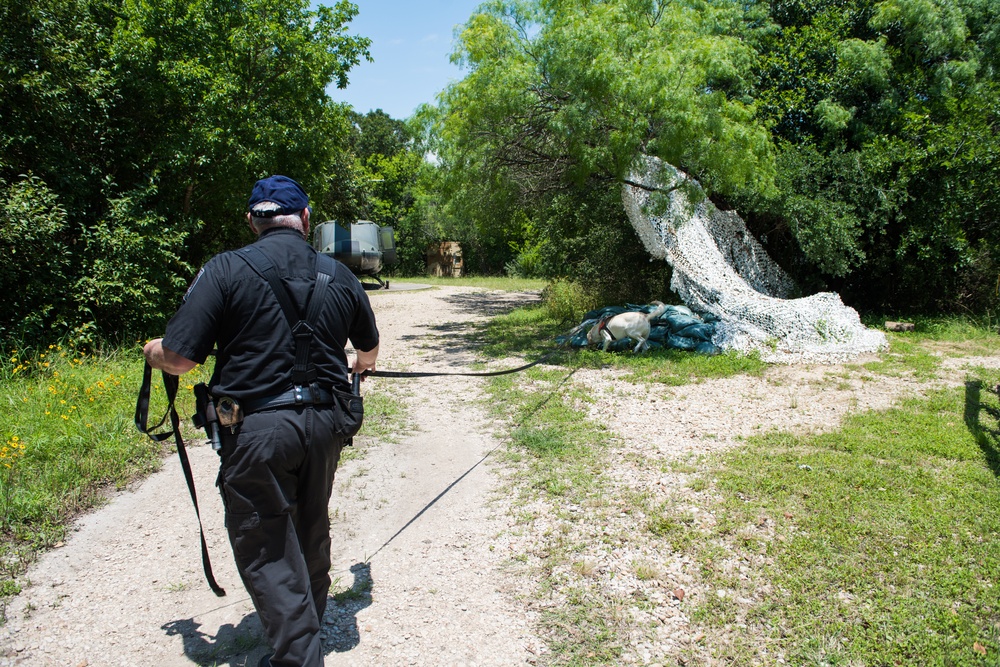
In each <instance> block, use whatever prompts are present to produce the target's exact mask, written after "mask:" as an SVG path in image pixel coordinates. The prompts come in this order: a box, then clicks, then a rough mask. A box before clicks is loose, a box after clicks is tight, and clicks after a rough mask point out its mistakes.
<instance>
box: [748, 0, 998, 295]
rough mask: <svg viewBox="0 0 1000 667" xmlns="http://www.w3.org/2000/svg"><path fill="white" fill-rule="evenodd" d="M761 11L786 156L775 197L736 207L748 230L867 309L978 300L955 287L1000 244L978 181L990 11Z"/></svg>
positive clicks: (988, 101)
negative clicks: (744, 214) (765, 20)
mask: <svg viewBox="0 0 1000 667" xmlns="http://www.w3.org/2000/svg"><path fill="white" fill-rule="evenodd" d="M761 6H762V7H763V8H765V9H766V10H767V11H768V16H769V19H770V22H769V23H767V24H765V28H764V29H761V28H760V27H759V26H757V25H754V26H749V27H747V28H746V29H745V34H746V35H747V38H748V41H749V42H750V43H752V44H754V46H755V48H756V50H757V52H758V54H759V55H758V59H757V61H756V65H755V72H756V77H755V78H756V82H755V86H754V90H753V94H754V96H755V97H756V98H757V99H758V100H759V101H760V104H759V109H760V114H761V119H762V120H763V121H764V122H765V123H767V124H769V125H770V126H771V127H772V128H773V133H774V136H775V140H776V144H777V146H778V149H779V154H780V156H781V157H780V158H779V160H778V165H779V170H778V176H777V182H778V190H777V191H776V193H777V194H776V196H773V197H766V198H754V197H744V198H742V199H738V200H737V203H738V205H739V206H740V208H741V210H744V211H745V212H747V213H749V221H750V223H751V225H752V227H753V228H754V229H756V230H757V231H758V233H760V234H761V235H762V236H767V237H768V238H769V239H771V241H772V247H773V248H777V249H780V248H782V247H784V248H785V251H784V252H782V251H781V250H779V254H781V255H783V260H784V262H785V263H786V265H788V266H789V267H790V268H792V269H793V270H794V271H795V272H797V273H798V274H799V275H800V277H802V278H804V279H805V280H807V281H813V282H816V283H818V284H823V283H824V282H825V283H830V284H832V285H833V286H835V287H836V288H838V289H840V290H842V291H844V292H845V293H846V294H848V295H849V298H851V299H852V300H853V301H854V302H855V303H859V304H860V305H863V306H866V307H869V308H920V309H934V308H941V307H944V308H949V309H950V308H954V307H955V305H956V303H957V300H958V299H964V300H965V302H966V303H965V304H964V305H967V306H971V307H979V308H981V307H983V306H984V305H987V302H985V301H983V296H984V295H983V294H982V290H979V296H978V297H975V298H973V296H972V292H969V291H968V290H964V289H963V284H965V283H968V282H969V281H970V280H971V281H972V282H983V280H984V278H983V276H981V275H980V276H976V275H974V274H975V273H976V270H974V267H975V266H977V265H979V266H980V267H981V269H982V270H986V271H988V270H991V269H989V268H988V267H990V266H992V261H993V260H991V259H990V256H991V254H990V252H989V250H988V248H990V247H994V248H995V247H997V243H998V242H1000V230H998V229H997V227H996V224H995V220H996V218H997V214H998V213H1000V208H998V205H1000V198H998V197H997V196H996V195H995V194H994V191H993V189H992V188H988V187H984V184H986V183H989V182H991V181H992V180H993V179H995V177H996V173H995V170H996V167H995V164H996V161H995V159H994V158H995V156H996V155H997V152H998V149H1000V141H998V138H997V137H998V135H997V132H996V128H997V119H998V115H997V105H996V102H995V100H996V94H997V79H996V74H997V69H996V51H995V48H994V47H995V45H996V37H997V34H998V25H1000V21H998V15H1000V12H998V7H997V6H996V4H995V3H983V2H957V3H953V2H936V1H932V0H883V1H875V0H825V1H819V2H816V1H810V2H805V1H799V0H781V1H774V2H767V3H761ZM782 238H785V239H791V240H792V241H793V242H792V243H788V242H787V241H782ZM970 271H972V273H971V274H970ZM963 293H964V294H965V296H962V295H963ZM977 299H978V301H977ZM974 302H975V303H974Z"/></svg>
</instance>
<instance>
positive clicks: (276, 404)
mask: <svg viewBox="0 0 1000 667" xmlns="http://www.w3.org/2000/svg"><path fill="white" fill-rule="evenodd" d="M330 403H333V394H331V393H330V392H329V391H327V390H326V389H323V388H321V387H316V388H313V389H310V388H309V387H295V388H293V389H289V390H288V391H286V392H283V393H281V394H276V395H274V396H265V397H264V398H246V399H243V400H241V401H240V405H241V406H242V407H243V412H244V414H251V413H253V412H260V411H261V410H270V409H272V408H284V407H288V406H290V405H328V404H330Z"/></svg>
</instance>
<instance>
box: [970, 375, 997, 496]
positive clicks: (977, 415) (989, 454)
mask: <svg viewBox="0 0 1000 667" xmlns="http://www.w3.org/2000/svg"><path fill="white" fill-rule="evenodd" d="M984 384H985V383H984V382H983V381H982V380H969V381H968V382H966V383H965V425H966V427H968V429H969V432H970V433H972V435H973V436H974V437H975V438H976V442H977V443H978V444H979V448H980V449H981V450H983V454H984V456H985V457H986V463H987V464H988V465H989V466H990V470H992V471H993V474H994V475H996V476H997V477H1000V385H996V386H995V387H985V386H984Z"/></svg>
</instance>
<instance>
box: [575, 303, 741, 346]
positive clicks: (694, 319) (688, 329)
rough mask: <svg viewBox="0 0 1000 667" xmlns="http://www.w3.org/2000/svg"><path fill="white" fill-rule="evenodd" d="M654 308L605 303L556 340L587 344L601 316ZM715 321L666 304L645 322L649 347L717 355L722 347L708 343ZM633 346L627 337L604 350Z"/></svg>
mask: <svg viewBox="0 0 1000 667" xmlns="http://www.w3.org/2000/svg"><path fill="white" fill-rule="evenodd" d="M656 308H657V307H656V306H654V305H636V304H632V303H627V304H625V306H624V307H622V306H606V307H604V308H599V309H597V310H592V311H590V312H589V313H587V314H586V315H584V316H583V322H581V323H580V324H578V325H577V326H575V327H573V329H572V330H570V331H569V332H567V333H566V334H564V335H562V336H557V337H556V343H557V344H559V345H567V346H569V347H587V332H588V331H590V329H591V328H592V327H593V326H594V325H595V324H597V323H598V322H600V321H601V320H602V319H604V318H610V317H613V316H615V315H618V314H619V313H625V312H629V311H631V312H636V313H651V312H653V311H654V310H656ZM717 321H718V320H717V318H715V317H713V316H712V315H705V316H704V317H699V316H698V315H696V314H694V313H693V312H692V311H691V309H690V308H688V307H687V306H667V309H666V311H665V312H664V313H663V314H662V315H660V316H659V317H657V318H655V319H653V320H652V321H650V323H649V349H651V350H657V349H663V348H672V349H675V350H687V351H690V352H698V353H700V354H719V353H720V352H722V350H720V349H719V348H718V347H716V346H715V345H713V344H712V335H713V334H714V333H715V323H716V322H717ZM635 345H636V341H634V340H631V339H629V338H625V339H622V340H615V341H611V344H610V345H608V351H609V352H619V351H622V350H631V349H632V348H634V347H635Z"/></svg>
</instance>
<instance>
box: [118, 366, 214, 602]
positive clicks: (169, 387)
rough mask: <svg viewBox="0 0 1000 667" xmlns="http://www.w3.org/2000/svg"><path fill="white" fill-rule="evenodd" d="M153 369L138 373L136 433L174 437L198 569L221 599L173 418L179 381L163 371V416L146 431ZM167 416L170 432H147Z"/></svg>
mask: <svg viewBox="0 0 1000 667" xmlns="http://www.w3.org/2000/svg"><path fill="white" fill-rule="evenodd" d="M152 379H153V368H152V366H150V365H149V361H146V367H145V368H144V369H143V371H142V386H141V387H140V388H139V397H138V399H137V400H136V403H135V425H136V428H138V429H139V431H140V432H142V433H145V434H146V435H148V436H149V437H150V438H151V439H152V440H153V441H154V442H163V441H164V440H166V439H167V438H169V437H170V436H174V443H175V445H176V447H177V456H178V457H179V458H180V460H181V469H182V470H183V471H184V479H185V481H187V487H188V493H190V494H191V502H192V503H194V513H195V516H197V517H198V531H199V532H200V533H201V566H202V569H203V570H204V571H205V580H206V581H207V582H208V587H209V588H211V589H212V592H213V593H215V594H216V595H218V596H219V597H220V598H221V597H223V596H225V594H226V591H225V589H224V588H222V586H220V585H219V584H218V583H216V581H215V575H213V574H212V562H211V560H210V559H209V557H208V542H206V541H205V529H204V527H202V524H201V512H200V511H199V509H198V494H197V492H196V491H195V488H194V473H192V471H191V461H190V460H189V459H188V455H187V449H186V448H185V447H184V440H183V439H182V438H181V418H180V417H179V416H178V415H177V408H175V407H174V401H175V400H176V398H177V389H178V385H179V384H180V381H179V380H178V378H177V376H176V375H171V374H170V373H167V372H166V371H164V372H163V388H164V389H165V390H166V392H167V400H168V402H169V403H168V405H167V414H165V415H163V419H161V420H160V423H159V424H157V425H156V426H154V427H153V428H151V429H150V428H146V423H147V418H148V416H149V397H150V394H151V389H152ZM167 416H169V417H170V426H171V429H172V430H171V431H170V432H168V433H150V431H153V430H156V429H158V428H159V427H160V426H162V425H163V422H164V421H166V419H167Z"/></svg>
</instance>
